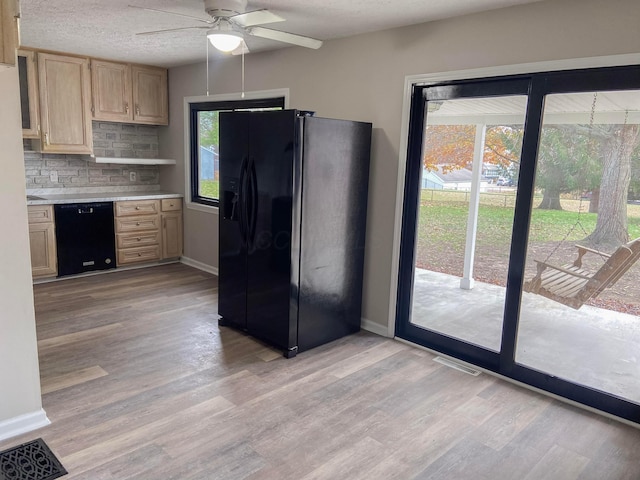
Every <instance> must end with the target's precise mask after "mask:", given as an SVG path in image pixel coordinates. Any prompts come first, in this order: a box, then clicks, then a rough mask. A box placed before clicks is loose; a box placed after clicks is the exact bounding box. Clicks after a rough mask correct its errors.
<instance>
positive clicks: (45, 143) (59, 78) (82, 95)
mask: <svg viewBox="0 0 640 480" xmlns="http://www.w3.org/2000/svg"><path fill="white" fill-rule="evenodd" d="M38 77H39V82H38V85H39V88H40V122H41V129H42V151H43V152H49V153H78V154H84V153H87V154H90V153H92V138H91V137H92V130H91V109H90V105H91V101H90V98H91V81H90V74H89V59H88V58H84V57H71V56H64V55H55V54H50V53H42V52H38Z"/></svg>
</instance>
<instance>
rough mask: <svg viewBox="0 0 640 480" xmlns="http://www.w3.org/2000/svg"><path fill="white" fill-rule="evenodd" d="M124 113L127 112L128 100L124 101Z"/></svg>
mask: <svg viewBox="0 0 640 480" xmlns="http://www.w3.org/2000/svg"><path fill="white" fill-rule="evenodd" d="M124 113H126V114H129V102H124Z"/></svg>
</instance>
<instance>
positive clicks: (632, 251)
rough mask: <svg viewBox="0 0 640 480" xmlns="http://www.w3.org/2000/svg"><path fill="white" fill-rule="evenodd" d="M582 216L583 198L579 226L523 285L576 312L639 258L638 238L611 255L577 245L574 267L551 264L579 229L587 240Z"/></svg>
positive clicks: (527, 290)
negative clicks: (591, 262)
mask: <svg viewBox="0 0 640 480" xmlns="http://www.w3.org/2000/svg"><path fill="white" fill-rule="evenodd" d="M596 101H597V93H595V94H594V98H593V104H592V107H591V118H590V123H589V136H591V129H592V128H593V117H594V113H595V108H596ZM626 123H627V118H626V116H625V125H626ZM581 212H582V198H581V199H580V205H579V207H578V219H577V221H576V224H575V225H573V226H572V227H571V229H570V230H569V232H567V234H566V235H565V236H564V238H563V239H562V240H561V241H560V242H559V243H558V245H557V246H556V247H555V248H554V249H553V250H552V251H551V253H549V255H548V256H547V258H546V259H545V260H534V261H535V262H536V270H537V272H536V274H535V276H534V277H533V278H532V279H531V280H529V281H526V282H524V285H523V288H524V291H525V292H530V293H534V294H537V295H542V296H544V297H547V298H549V299H551V300H553V301H556V302H558V303H561V304H563V305H567V306H568V307H571V308H574V309H576V310H577V309H579V308H580V307H581V306H582V305H584V303H585V302H587V301H588V300H589V299H592V298H596V297H597V296H598V295H600V293H602V292H603V291H604V290H605V289H606V288H610V287H612V286H613V285H615V283H616V282H617V281H618V280H619V279H620V278H621V277H622V276H623V275H624V274H625V273H626V272H627V270H629V269H630V268H631V267H632V266H633V264H634V263H635V262H636V261H637V260H638V258H640V238H636V239H635V240H632V241H630V242H628V243H626V244H623V245H621V246H619V247H618V248H617V249H616V250H615V251H614V252H613V253H611V254H608V253H605V252H601V251H599V250H595V249H592V248H589V247H585V246H582V245H575V247H576V249H577V257H576V259H575V260H574V261H573V263H568V264H565V265H562V266H556V265H552V264H550V263H548V262H549V259H550V258H551V256H552V255H553V254H554V253H555V252H556V251H557V250H558V248H559V247H560V245H561V244H562V243H563V242H565V241H566V239H567V238H568V237H569V235H570V234H571V233H572V232H573V231H574V230H575V229H576V228H577V227H578V226H579V227H580V228H581V229H582V232H583V233H584V234H585V236H586V235H587V232H586V230H585V229H584V227H583V226H582V223H581V222H580V214H581ZM586 254H593V255H598V256H599V257H600V258H601V259H602V260H603V264H602V265H601V266H600V268H599V269H598V270H595V271H589V270H586V269H583V268H582V258H583V257H584V256H585V255H586Z"/></svg>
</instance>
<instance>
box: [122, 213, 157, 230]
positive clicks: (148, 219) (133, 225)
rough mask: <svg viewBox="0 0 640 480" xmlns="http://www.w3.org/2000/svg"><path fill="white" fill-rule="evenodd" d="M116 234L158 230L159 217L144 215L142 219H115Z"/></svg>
mask: <svg viewBox="0 0 640 480" xmlns="http://www.w3.org/2000/svg"><path fill="white" fill-rule="evenodd" d="M115 221H116V233H123V232H141V231H145V230H159V229H160V215H144V216H142V217H123V218H119V217H116V219H115Z"/></svg>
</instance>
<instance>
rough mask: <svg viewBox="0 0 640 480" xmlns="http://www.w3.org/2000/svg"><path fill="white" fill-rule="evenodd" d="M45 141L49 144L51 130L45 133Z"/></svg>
mask: <svg viewBox="0 0 640 480" xmlns="http://www.w3.org/2000/svg"><path fill="white" fill-rule="evenodd" d="M44 143H45V144H47V145H49V132H47V133H45V134H44Z"/></svg>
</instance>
